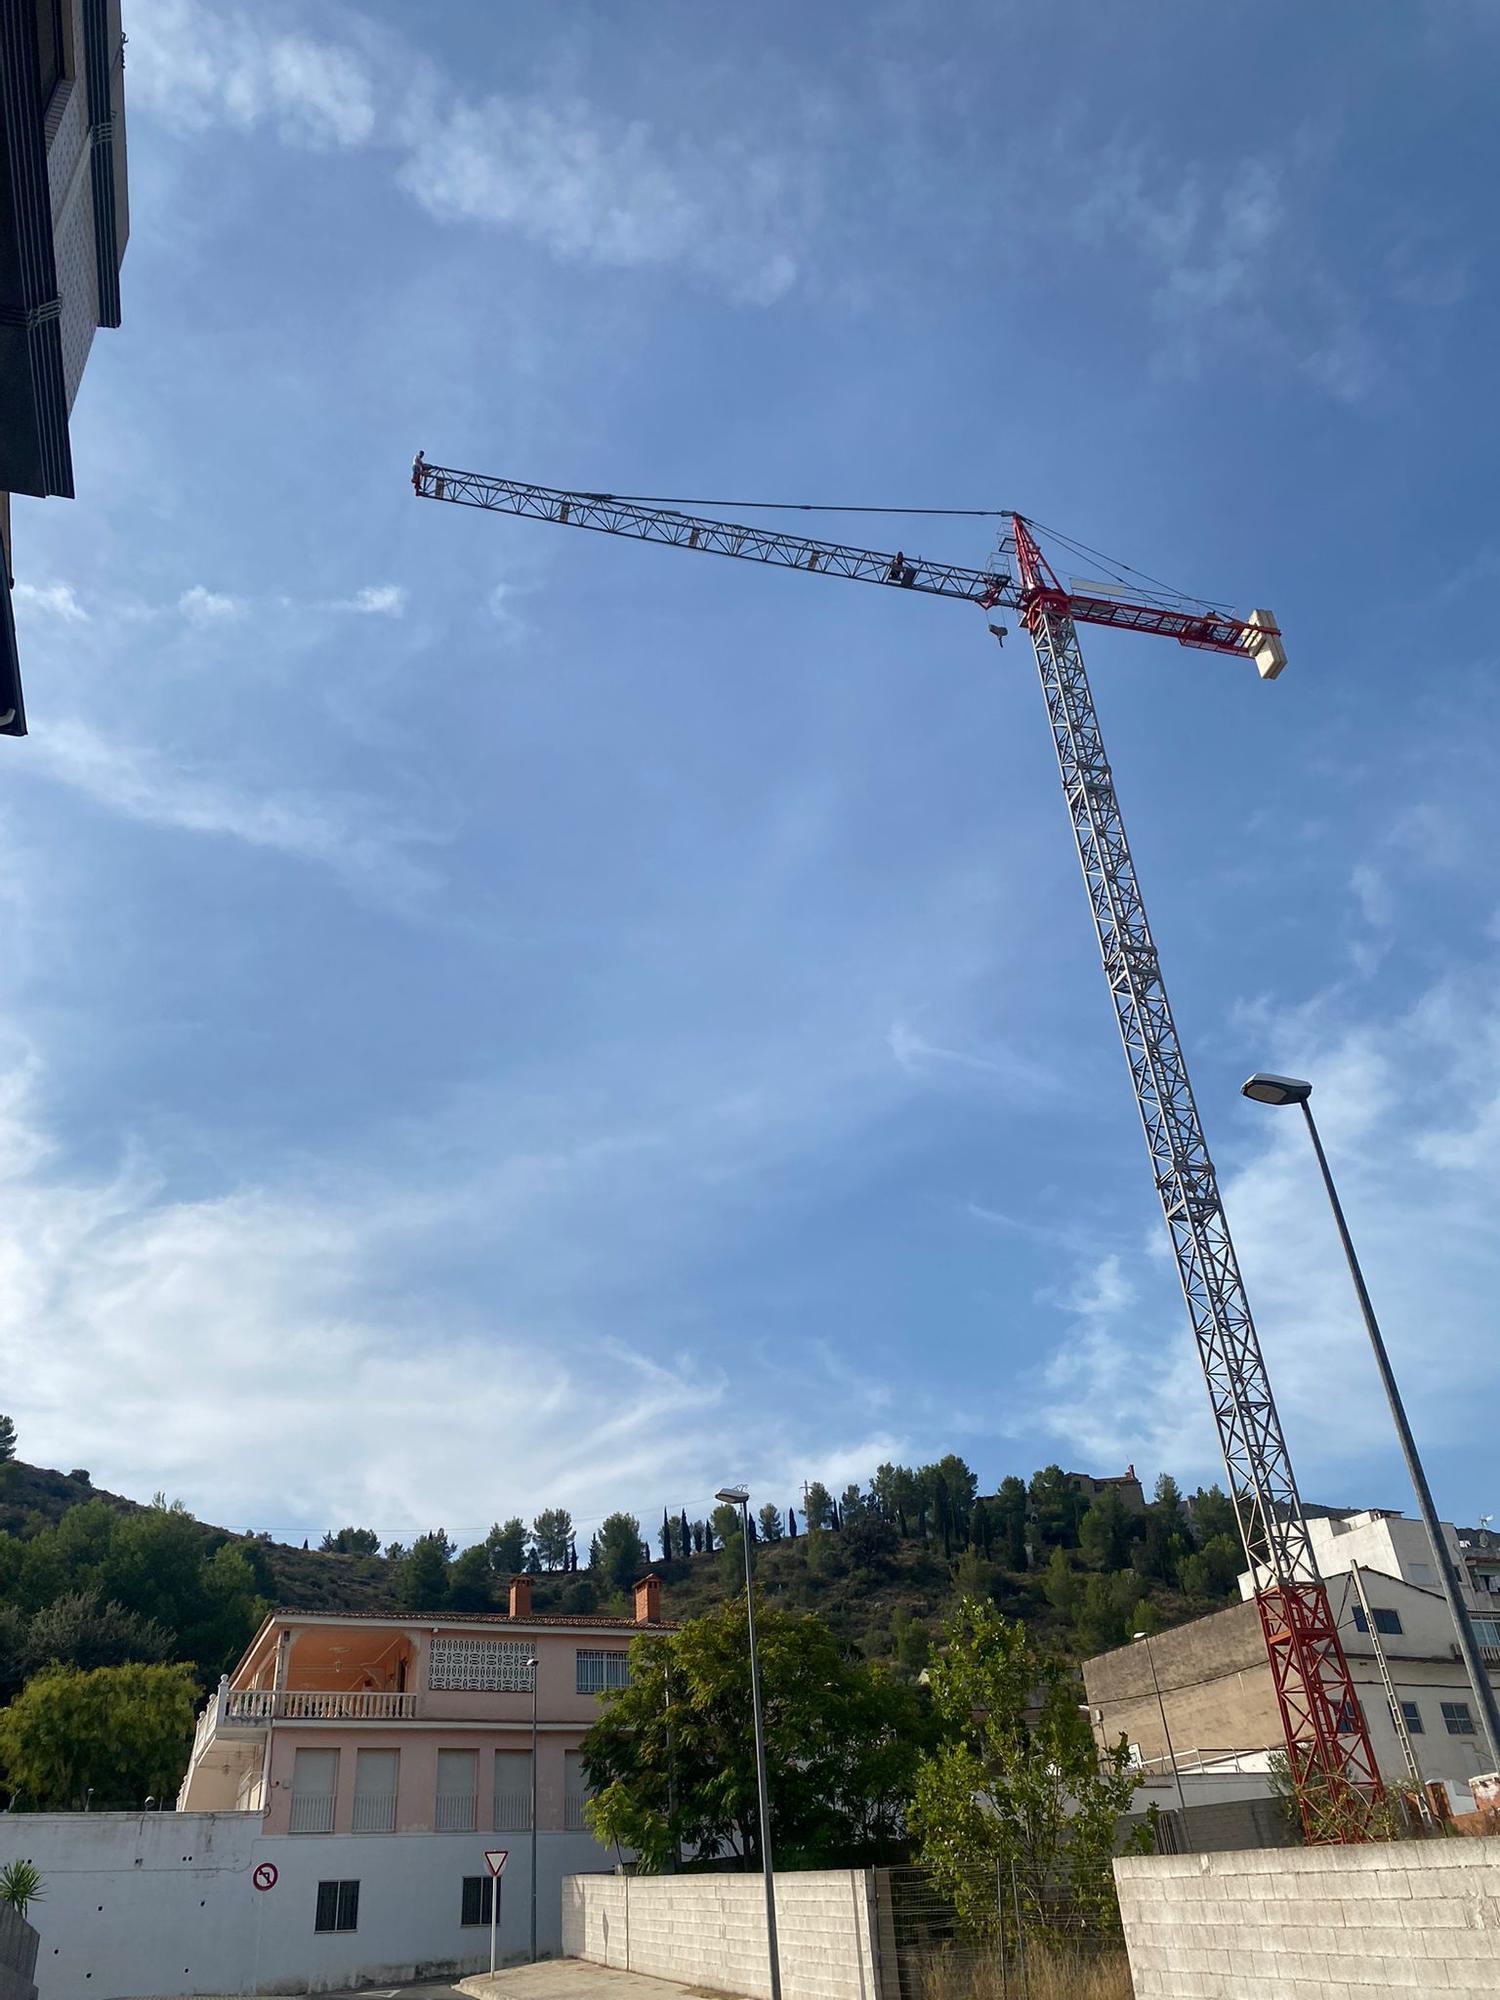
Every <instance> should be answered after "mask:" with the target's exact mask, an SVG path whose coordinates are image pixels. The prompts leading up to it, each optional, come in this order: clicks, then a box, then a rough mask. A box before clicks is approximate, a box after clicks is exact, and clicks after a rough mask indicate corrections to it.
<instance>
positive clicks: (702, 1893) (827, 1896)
mask: <svg viewBox="0 0 1500 2000" xmlns="http://www.w3.org/2000/svg"><path fill="white" fill-rule="evenodd" d="M873 1903H874V1897H873V1891H872V1884H871V1878H870V1876H869V1875H868V1874H866V1873H865V1872H864V1871H863V1870H860V1869H848V1870H838V1871H834V1870H827V1871H823V1870H819V1871H816V1872H813V1873H808V1874H786V1875H778V1876H777V1877H776V1930H777V1937H778V1941H779V1944H780V1955H781V1984H782V1990H783V1993H784V1994H785V1996H786V2000H877V1996H878V1994H879V1990H880V1982H879V1978H878V1975H877V1968H876V1954H875V1941H874V1932H873V1923H874V1910H873ZM562 1941H563V1952H564V1955H565V1956H566V1957H568V1958H586V1959H591V1960H592V1961H593V1962H594V1963H595V1964H596V1965H613V1966H619V1967H621V1968H623V1969H624V1970H625V1971H628V1972H645V1973H651V1974H653V1975H655V1976H656V1977H657V1978H660V1979H675V1980H678V1981H680V1982H681V1983H682V1984H683V1985H685V1986H711V1987H715V1988H717V1989H718V1990H720V1991H721V1992H726V1993H743V1994H747V1995H750V1996H751V2000H766V1996H768V1995H769V1993H770V1990H771V1986H770V1975H769V1972H768V1970H767V1966H768V1960H767V1955H766V1905H765V1889H764V1887H763V1885H762V1881H761V1878H760V1876H759V1875H636V1876H629V1875H615V1876H607V1875H593V1876H589V1875H583V1876H575V1877H573V1878H572V1879H571V1880H569V1881H567V1882H564V1884H563V1898H562Z"/></svg>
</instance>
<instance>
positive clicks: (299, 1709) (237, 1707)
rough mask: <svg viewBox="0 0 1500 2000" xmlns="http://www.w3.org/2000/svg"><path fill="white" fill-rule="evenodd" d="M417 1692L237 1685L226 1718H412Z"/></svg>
mask: <svg viewBox="0 0 1500 2000" xmlns="http://www.w3.org/2000/svg"><path fill="white" fill-rule="evenodd" d="M416 1712H417V1697H416V1696H415V1695H414V1694H382V1693H378V1692H377V1691H376V1690H374V1689H372V1688H360V1689H354V1688H350V1689H348V1690H347V1691H346V1690H344V1689H342V1688H275V1689H272V1688H237V1689H234V1690H232V1691H231V1692H230V1694H229V1696H228V1699H227V1706H226V1714H225V1718H224V1719H225V1721H226V1722H231V1723H233V1722H409V1721H411V1720H412V1719H413V1718H414V1717H415V1715H416Z"/></svg>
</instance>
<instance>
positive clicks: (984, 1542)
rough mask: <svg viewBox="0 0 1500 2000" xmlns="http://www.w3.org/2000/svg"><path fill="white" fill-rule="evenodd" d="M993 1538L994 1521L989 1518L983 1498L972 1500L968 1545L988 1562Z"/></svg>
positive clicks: (988, 1511)
mask: <svg viewBox="0 0 1500 2000" xmlns="http://www.w3.org/2000/svg"><path fill="white" fill-rule="evenodd" d="M994 1540H995V1529H994V1523H993V1522H992V1521H991V1519H990V1510H989V1508H988V1507H986V1506H985V1504H984V1502H983V1500H976V1501H975V1502H974V1511H973V1512H972V1513H971V1514H970V1516H969V1547H970V1548H971V1549H973V1550H974V1551H975V1553H976V1554H977V1555H981V1556H983V1557H984V1559H985V1561H986V1562H988V1561H989V1559H990V1555H991V1553H992V1551H993V1547H994Z"/></svg>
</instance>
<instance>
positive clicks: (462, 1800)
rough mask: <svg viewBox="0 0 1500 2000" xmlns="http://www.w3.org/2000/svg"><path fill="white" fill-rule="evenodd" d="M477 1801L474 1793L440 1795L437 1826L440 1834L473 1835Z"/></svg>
mask: <svg viewBox="0 0 1500 2000" xmlns="http://www.w3.org/2000/svg"><path fill="white" fill-rule="evenodd" d="M474 1806H475V1799H474V1794H473V1793H472V1792H456V1793H452V1794H449V1795H448V1796H442V1795H440V1796H439V1798H438V1801H437V1815H436V1819H435V1822H434V1823H435V1825H436V1827H437V1830H438V1832H439V1833H472V1832H473V1831H474Z"/></svg>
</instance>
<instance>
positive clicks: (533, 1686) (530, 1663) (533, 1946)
mask: <svg viewBox="0 0 1500 2000" xmlns="http://www.w3.org/2000/svg"><path fill="white" fill-rule="evenodd" d="M526 1664H527V1666H528V1667H529V1668H530V1669H531V1962H532V1964H533V1965H535V1964H536V1670H537V1659H536V1655H535V1654H533V1655H532V1657H531V1658H530V1659H529V1660H528V1661H527V1662H526ZM499 1893H500V1884H499V1883H498V1882H497V1883H496V1884H495V1894H496V1895H497V1896H498V1895H499Z"/></svg>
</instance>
